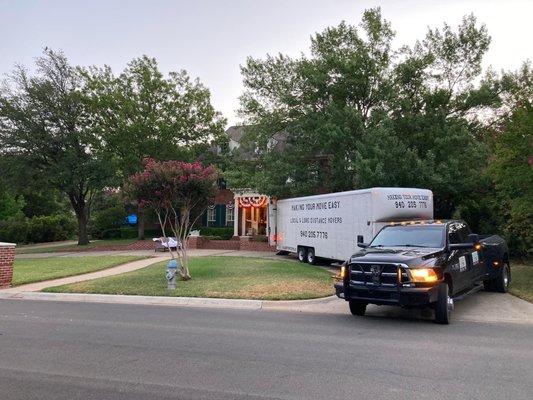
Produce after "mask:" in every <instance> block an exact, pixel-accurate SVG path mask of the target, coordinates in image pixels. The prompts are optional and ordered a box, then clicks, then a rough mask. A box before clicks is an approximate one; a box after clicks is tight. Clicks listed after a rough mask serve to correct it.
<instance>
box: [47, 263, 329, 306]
mask: <svg viewBox="0 0 533 400" xmlns="http://www.w3.org/2000/svg"><path fill="white" fill-rule="evenodd" d="M165 265H166V262H161V263H157V264H154V265H151V266H149V267H146V268H143V269H140V270H137V271H133V272H129V273H126V274H122V275H117V276H112V277H106V278H100V279H95V280H92V281H86V282H79V283H75V284H71V285H64V286H57V287H53V288H47V289H46V291H47V292H75V293H100V294H128V295H145V296H183V297H213V298H231V299H261V300H293V299H311V298H318V297H324V296H329V295H331V294H333V282H332V279H331V272H329V271H327V270H325V269H323V268H320V267H314V266H310V265H306V264H301V263H297V262H294V261H286V260H272V259H260V258H248V257H197V258H192V259H191V262H190V272H191V275H192V277H193V279H192V280H190V281H186V282H184V281H180V282H178V288H177V289H176V290H175V291H170V290H167V289H166V287H167V283H166V280H165Z"/></svg>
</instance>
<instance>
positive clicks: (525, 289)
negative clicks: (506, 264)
mask: <svg viewBox="0 0 533 400" xmlns="http://www.w3.org/2000/svg"><path fill="white" fill-rule="evenodd" d="M509 292H510V293H512V294H514V295H515V296H517V297H520V298H522V299H524V300H527V301H529V302H532V303H533V265H532V264H529V265H528V264H524V263H520V262H518V263H516V264H515V263H511V284H510V286H509Z"/></svg>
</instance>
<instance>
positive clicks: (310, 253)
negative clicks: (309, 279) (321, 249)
mask: <svg viewBox="0 0 533 400" xmlns="http://www.w3.org/2000/svg"><path fill="white" fill-rule="evenodd" d="M307 263H308V264H311V265H315V264H316V257H315V249H313V248H312V247H310V248H309V249H307Z"/></svg>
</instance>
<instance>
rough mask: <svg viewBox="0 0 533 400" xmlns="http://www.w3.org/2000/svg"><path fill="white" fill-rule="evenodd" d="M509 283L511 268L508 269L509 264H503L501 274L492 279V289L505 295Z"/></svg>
mask: <svg viewBox="0 0 533 400" xmlns="http://www.w3.org/2000/svg"><path fill="white" fill-rule="evenodd" d="M509 282H511V268H510V267H509V263H504V264H503V268H502V272H501V273H500V275H499V276H498V277H497V278H496V279H494V282H493V287H494V289H495V290H496V291H497V292H500V293H507V290H509Z"/></svg>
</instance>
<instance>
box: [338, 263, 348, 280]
mask: <svg viewBox="0 0 533 400" xmlns="http://www.w3.org/2000/svg"><path fill="white" fill-rule="evenodd" d="M339 277H340V278H341V279H344V278H345V277H346V267H345V266H342V267H341V272H340V273H339Z"/></svg>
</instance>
